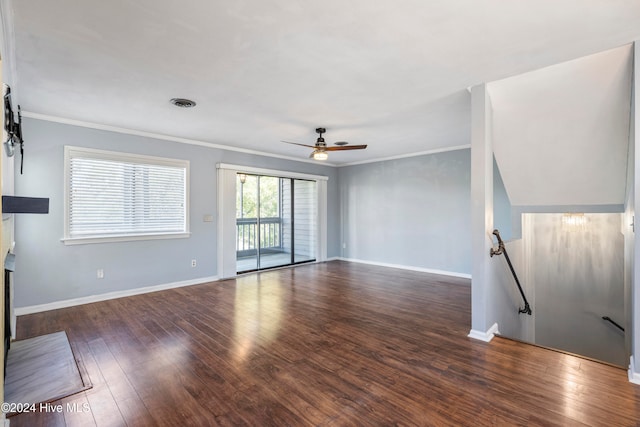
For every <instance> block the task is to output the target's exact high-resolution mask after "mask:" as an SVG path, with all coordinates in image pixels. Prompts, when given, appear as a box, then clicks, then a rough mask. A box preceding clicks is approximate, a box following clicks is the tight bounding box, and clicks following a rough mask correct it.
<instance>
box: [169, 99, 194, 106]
mask: <svg viewBox="0 0 640 427" xmlns="http://www.w3.org/2000/svg"><path fill="white" fill-rule="evenodd" d="M171 103H172V104H173V105H175V106H176V107H180V108H192V107H195V106H196V102H195V101H192V100H190V99H186V98H172V99H171Z"/></svg>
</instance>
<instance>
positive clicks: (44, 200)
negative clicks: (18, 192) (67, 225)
mask: <svg viewBox="0 0 640 427" xmlns="http://www.w3.org/2000/svg"><path fill="white" fill-rule="evenodd" d="M2 213H9V214H17V213H34V214H48V213H49V198H48V197H17V196H2Z"/></svg>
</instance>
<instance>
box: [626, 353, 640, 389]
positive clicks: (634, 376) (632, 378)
mask: <svg viewBox="0 0 640 427" xmlns="http://www.w3.org/2000/svg"><path fill="white" fill-rule="evenodd" d="M629 359H630V360H629V371H628V372H629V382H631V383H634V384H638V385H640V372H636V370H635V363H633V355H632V356H631V357H630V358H629Z"/></svg>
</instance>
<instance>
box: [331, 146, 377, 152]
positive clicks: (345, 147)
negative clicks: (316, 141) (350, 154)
mask: <svg viewBox="0 0 640 427" xmlns="http://www.w3.org/2000/svg"><path fill="white" fill-rule="evenodd" d="M365 148H367V146H366V145H342V146H338V147H327V148H325V151H343V150H364V149H365Z"/></svg>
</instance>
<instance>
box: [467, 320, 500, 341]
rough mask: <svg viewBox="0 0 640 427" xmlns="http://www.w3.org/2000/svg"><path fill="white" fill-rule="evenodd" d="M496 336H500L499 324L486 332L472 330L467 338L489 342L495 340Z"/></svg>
mask: <svg viewBox="0 0 640 427" xmlns="http://www.w3.org/2000/svg"><path fill="white" fill-rule="evenodd" d="M496 334H500V331H499V330H498V324H497V323H494V324H493V325H492V326H491V327H490V328H489V329H488V330H487V331H486V332H483V331H476V330H475V329H471V331H470V332H469V335H467V336H468V337H469V338H473V339H474V340H480V341H484V342H489V341H491V340H492V339H493V337H495V336H496Z"/></svg>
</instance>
